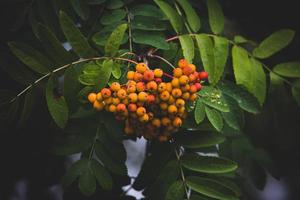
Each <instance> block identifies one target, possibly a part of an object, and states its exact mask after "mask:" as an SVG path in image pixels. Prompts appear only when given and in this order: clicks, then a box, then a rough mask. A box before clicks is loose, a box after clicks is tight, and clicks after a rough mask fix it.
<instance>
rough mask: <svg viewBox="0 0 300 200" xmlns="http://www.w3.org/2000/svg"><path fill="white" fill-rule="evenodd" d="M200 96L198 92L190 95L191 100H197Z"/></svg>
mask: <svg viewBox="0 0 300 200" xmlns="http://www.w3.org/2000/svg"><path fill="white" fill-rule="evenodd" d="M197 98H198V96H197V94H196V93H194V94H192V95H191V96H190V101H195V100H196V99H197Z"/></svg>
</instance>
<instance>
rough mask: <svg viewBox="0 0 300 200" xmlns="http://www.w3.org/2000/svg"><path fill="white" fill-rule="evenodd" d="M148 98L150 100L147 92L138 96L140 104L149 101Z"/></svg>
mask: <svg viewBox="0 0 300 200" xmlns="http://www.w3.org/2000/svg"><path fill="white" fill-rule="evenodd" d="M147 98H148V94H147V93H146V92H140V93H139V94H138V100H139V101H140V102H145V101H147Z"/></svg>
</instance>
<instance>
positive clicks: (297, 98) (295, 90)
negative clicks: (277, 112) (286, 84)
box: [292, 79, 300, 106]
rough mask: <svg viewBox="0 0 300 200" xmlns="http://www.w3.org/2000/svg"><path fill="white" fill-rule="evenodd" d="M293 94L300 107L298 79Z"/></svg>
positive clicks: (299, 80) (299, 83)
mask: <svg viewBox="0 0 300 200" xmlns="http://www.w3.org/2000/svg"><path fill="white" fill-rule="evenodd" d="M292 94H293V97H294V99H295V100H296V102H297V103H298V105H299V106H300V79H297V80H296V81H295V82H294V83H293V86H292Z"/></svg>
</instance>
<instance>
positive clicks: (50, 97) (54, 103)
mask: <svg viewBox="0 0 300 200" xmlns="http://www.w3.org/2000/svg"><path fill="white" fill-rule="evenodd" d="M56 89H57V83H56V81H55V79H54V77H53V76H51V77H50V78H49V80H48V83H47V87H46V100H47V105H48V110H49V112H50V114H51V116H52V118H53V120H54V121H55V123H56V124H57V125H58V126H59V127H60V128H64V127H65V126H66V124H67V122H68V118H69V110H68V106H67V103H66V101H65V98H64V97H63V96H57V94H55V93H54V92H55V90H56Z"/></svg>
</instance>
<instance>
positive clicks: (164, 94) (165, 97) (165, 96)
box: [160, 91, 170, 101]
mask: <svg viewBox="0 0 300 200" xmlns="http://www.w3.org/2000/svg"><path fill="white" fill-rule="evenodd" d="M169 98H170V93H169V92H168V91H163V92H162V93H161V94H160V99H161V100H163V101H168V100H169Z"/></svg>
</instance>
